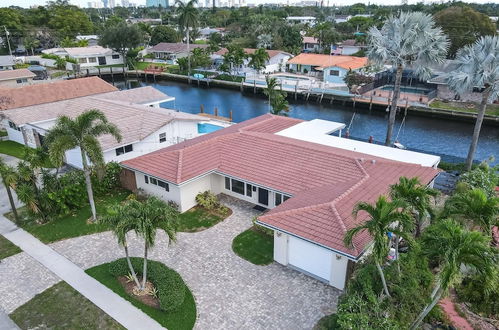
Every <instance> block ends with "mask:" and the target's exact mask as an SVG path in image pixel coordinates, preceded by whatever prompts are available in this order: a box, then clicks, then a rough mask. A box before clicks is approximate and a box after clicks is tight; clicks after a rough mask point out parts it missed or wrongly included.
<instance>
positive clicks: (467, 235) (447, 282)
mask: <svg viewBox="0 0 499 330" xmlns="http://www.w3.org/2000/svg"><path fill="white" fill-rule="evenodd" d="M422 243H423V249H424V250H423V253H424V254H425V255H427V256H428V257H429V258H430V260H435V261H437V262H438V264H439V267H438V268H439V272H438V275H437V281H436V285H435V287H434V289H433V292H432V295H431V302H430V303H429V304H428V305H427V306H426V307H425V308H424V309H423V311H422V312H421V314H420V315H419V316H418V317H417V319H416V320H415V321H414V322H413V324H412V325H411V329H416V328H418V327H419V325H420V324H421V322H422V321H423V319H424V318H425V317H426V315H428V313H429V312H430V311H431V310H432V309H433V307H435V305H436V304H437V302H438V301H439V300H440V298H441V297H442V295H443V294H444V292H445V291H446V290H447V289H449V288H451V287H453V286H454V285H455V284H456V283H457V282H458V280H459V278H460V276H461V274H462V273H463V271H467V272H469V271H473V272H477V273H480V274H483V275H485V276H493V274H494V268H495V267H496V263H497V258H498V257H499V255H498V250H497V249H496V248H494V247H491V246H490V244H489V239H488V238H487V237H485V236H484V235H483V234H482V233H480V232H477V231H468V230H466V229H464V228H463V227H461V226H460V225H459V224H458V223H456V222H455V221H454V220H451V219H446V220H443V221H440V222H438V223H436V224H434V225H432V226H430V227H429V228H428V229H427V230H426V232H425V234H424V236H423V240H422Z"/></svg>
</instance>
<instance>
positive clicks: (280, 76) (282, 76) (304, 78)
mask: <svg viewBox="0 0 499 330" xmlns="http://www.w3.org/2000/svg"><path fill="white" fill-rule="evenodd" d="M273 77H275V78H277V79H286V80H310V79H309V78H306V77H297V76H287V75H282V74H279V75H274V76H273Z"/></svg>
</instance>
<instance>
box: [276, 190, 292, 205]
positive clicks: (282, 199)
mask: <svg viewBox="0 0 499 330" xmlns="http://www.w3.org/2000/svg"><path fill="white" fill-rule="evenodd" d="M288 199H289V196H286V195H284V194H281V193H277V192H276V193H274V205H275V206H277V205H281V204H282V203H283V202H285V201H287V200H288Z"/></svg>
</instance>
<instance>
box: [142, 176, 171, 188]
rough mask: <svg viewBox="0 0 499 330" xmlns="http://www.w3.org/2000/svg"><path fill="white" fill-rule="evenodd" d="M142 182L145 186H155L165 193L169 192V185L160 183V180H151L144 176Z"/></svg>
mask: <svg viewBox="0 0 499 330" xmlns="http://www.w3.org/2000/svg"><path fill="white" fill-rule="evenodd" d="M144 182H145V183H146V184H153V185H155V186H158V187H161V188H163V189H164V190H166V191H170V185H169V184H168V183H167V182H165V181H162V180H159V179H156V178H152V177H150V176H147V175H144Z"/></svg>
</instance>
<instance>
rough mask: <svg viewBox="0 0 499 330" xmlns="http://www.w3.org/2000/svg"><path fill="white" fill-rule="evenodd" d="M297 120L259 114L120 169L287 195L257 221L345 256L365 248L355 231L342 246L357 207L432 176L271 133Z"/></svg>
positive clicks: (422, 170) (365, 238) (432, 171)
mask: <svg viewBox="0 0 499 330" xmlns="http://www.w3.org/2000/svg"><path fill="white" fill-rule="evenodd" d="M299 122H300V120H297V119H292V118H284V117H277V116H272V115H269V114H267V115H263V116H260V117H257V118H254V119H251V120H248V121H246V122H243V123H240V124H237V125H233V126H231V127H229V128H226V129H223V130H220V131H217V132H215V133H212V134H208V135H205V136H201V137H199V138H196V139H192V140H188V141H186V142H183V143H180V144H177V145H174V146H171V147H167V148H165V149H162V150H158V151H156V152H153V153H150V154H147V155H144V156H141V157H137V158H134V159H131V160H127V161H124V162H123V163H122V164H123V165H124V166H125V167H128V168H131V169H135V170H137V171H140V172H143V173H147V174H149V175H152V176H156V177H158V178H161V179H164V180H167V181H169V182H172V183H175V184H180V183H182V182H185V181H187V180H189V179H193V178H195V177H197V176H200V175H203V174H206V173H209V172H211V171H215V172H217V173H221V174H226V175H230V176H233V177H236V178H240V179H242V180H246V181H250V182H253V183H255V184H258V185H262V186H264V187H267V188H270V189H273V190H277V191H281V192H283V193H286V194H289V195H292V198H290V199H288V200H287V201H286V202H284V203H282V204H281V205H279V206H278V207H276V208H274V209H272V210H270V211H269V212H268V213H266V214H264V215H263V216H261V217H260V218H259V221H260V222H261V223H263V224H265V225H268V226H271V227H274V228H277V229H279V230H282V231H286V232H289V233H291V234H293V235H296V236H299V237H302V238H304V239H307V240H310V241H313V242H315V243H317V244H320V245H323V246H326V247H328V248H330V249H333V250H336V251H339V252H341V253H344V254H347V255H350V256H352V257H358V256H360V255H361V254H362V252H363V251H364V250H365V248H366V246H367V245H368V243H369V242H370V237H369V235H368V234H367V233H365V232H363V233H361V234H360V235H358V236H357V237H356V238H355V239H354V246H353V248H348V247H346V246H345V245H344V244H343V237H344V234H345V232H346V231H347V230H348V229H350V228H352V227H354V226H356V225H357V224H359V223H361V222H362V221H364V220H365V219H366V216H365V214H359V217H358V218H357V219H354V218H353V217H352V215H351V213H352V209H353V207H354V205H355V204H356V203H357V202H358V201H367V202H373V201H374V200H375V199H376V198H377V197H378V196H379V195H382V194H386V193H387V192H388V189H389V185H390V184H393V183H396V182H397V181H398V179H399V177H401V176H406V177H414V176H417V177H419V178H420V180H421V182H423V183H429V182H431V181H432V180H433V178H434V177H435V176H436V175H437V173H438V171H437V170H435V169H433V168H429V167H422V166H420V165H413V164H407V163H401V162H396V161H392V160H386V159H381V158H378V157H373V156H369V155H365V154H360V153H356V152H353V151H348V150H344V149H338V148H334V147H329V146H325V145H319V144H316V143H311V142H306V141H301V140H297V139H292V138H288V137H283V136H279V135H275V134H273V133H276V132H278V131H280V130H282V129H285V128H287V127H291V126H293V125H295V124H297V123H299Z"/></svg>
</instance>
